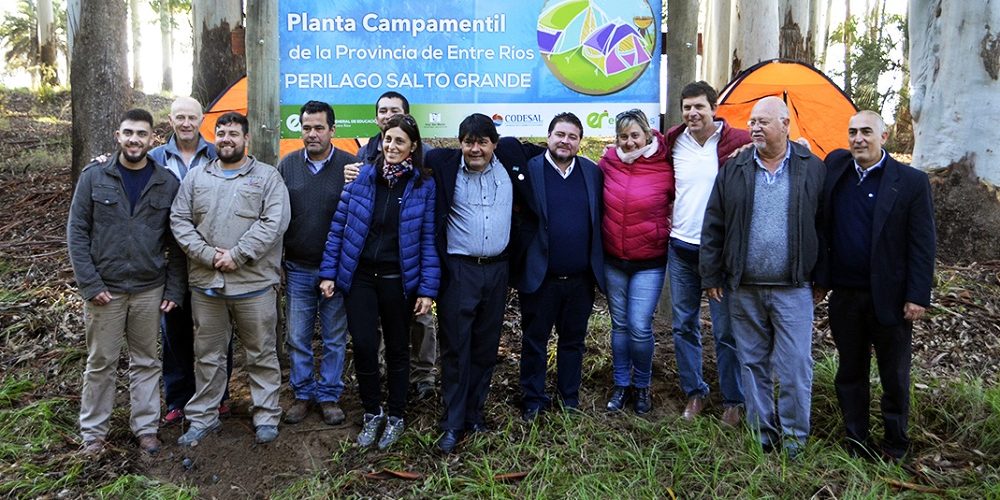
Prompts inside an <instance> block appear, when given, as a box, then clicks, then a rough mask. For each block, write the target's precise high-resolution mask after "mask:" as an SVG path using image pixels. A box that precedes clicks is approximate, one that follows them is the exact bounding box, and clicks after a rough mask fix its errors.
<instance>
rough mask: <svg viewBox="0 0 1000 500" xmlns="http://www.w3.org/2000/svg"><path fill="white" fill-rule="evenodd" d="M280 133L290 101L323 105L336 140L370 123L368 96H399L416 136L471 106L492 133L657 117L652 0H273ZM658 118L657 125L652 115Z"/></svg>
mask: <svg viewBox="0 0 1000 500" xmlns="http://www.w3.org/2000/svg"><path fill="white" fill-rule="evenodd" d="M278 5H279V6H278V10H279V29H278V32H279V39H280V49H279V50H280V58H281V61H280V75H279V79H280V81H279V85H280V88H281V92H280V95H281V114H282V123H283V125H282V134H281V135H282V137H283V138H292V137H298V135H299V125H298V116H297V114H298V109H299V107H300V106H301V105H302V104H304V103H305V102H306V101H309V100H313V99H315V100H321V101H326V102H328V103H330V104H331V105H332V106H333V108H334V110H335V112H336V114H337V136H338V137H369V136H372V135H374V134H375V133H376V132H377V128H376V126H375V101H376V100H377V99H378V96H379V95H381V94H382V93H383V92H386V91H390V90H392V91H396V92H399V93H401V94H403V95H405V96H406V97H407V99H408V100H409V102H410V104H411V109H410V114H412V115H413V116H414V118H416V119H417V122H418V124H419V126H420V130H421V134H422V135H423V136H425V137H455V136H456V135H457V133H458V124H459V123H460V122H461V121H462V119H463V118H465V117H466V116H468V115H469V114H471V113H475V112H478V113H483V114H486V115H487V116H491V117H492V118H493V121H494V123H496V124H497V128H498V130H499V131H500V134H501V135H510V136H520V137H524V136H544V135H546V132H547V127H548V122H549V120H550V119H551V118H552V117H553V116H554V115H555V114H557V113H560V112H563V111H570V112H573V113H575V114H576V115H577V116H579V117H580V119H581V120H583V122H584V127H585V130H584V134H585V135H614V116H615V115H616V114H617V113H619V112H621V111H625V110H627V109H632V108H639V109H642V110H643V111H645V112H646V114H647V115H648V116H650V117H658V116H659V83H658V82H659V74H660V69H659V62H660V58H659V54H660V47H659V46H658V41H659V39H660V36H659V26H660V0H518V1H510V2H500V1H495V0H492V1H480V0H393V1H383V0H358V1H349V2H348V1H330V0H281V1H280V2H279V4H278ZM654 125H658V124H654Z"/></svg>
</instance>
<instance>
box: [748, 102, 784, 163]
mask: <svg viewBox="0 0 1000 500" xmlns="http://www.w3.org/2000/svg"><path fill="white" fill-rule="evenodd" d="M747 125H748V126H749V128H750V140H751V141H753V145H754V147H755V148H757V151H758V153H769V154H770V155H778V154H784V152H785V148H786V147H787V146H786V145H785V143H786V142H787V141H788V106H786V105H785V102H784V101H782V100H781V99H780V98H778V97H775V96H768V97H765V98H763V99H761V100H760V101H758V102H757V104H755V105H754V107H753V110H752V111H751V112H750V121H749V122H747Z"/></svg>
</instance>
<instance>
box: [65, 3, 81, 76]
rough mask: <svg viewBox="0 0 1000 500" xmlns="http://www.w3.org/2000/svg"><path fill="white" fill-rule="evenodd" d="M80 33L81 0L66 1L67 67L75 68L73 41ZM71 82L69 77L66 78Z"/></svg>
mask: <svg viewBox="0 0 1000 500" xmlns="http://www.w3.org/2000/svg"><path fill="white" fill-rule="evenodd" d="M79 31H80V0H66V67H67V68H70V72H72V68H73V39H74V38H75V37H76V34H77V32H79ZM66 79H67V80H69V76H67V77H66Z"/></svg>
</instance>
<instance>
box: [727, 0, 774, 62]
mask: <svg viewBox="0 0 1000 500" xmlns="http://www.w3.org/2000/svg"><path fill="white" fill-rule="evenodd" d="M731 26H732V29H730V35H729V36H730V37H732V50H733V57H732V71H733V73H732V76H736V75H738V74H739V73H740V72H741V71H743V70H745V69H747V68H749V67H751V66H753V65H754V64H757V63H759V62H761V61H767V60H770V59H774V58H776V57H778V26H779V24H778V2H775V1H772V0H736V8H735V11H734V12H733V17H732V22H731Z"/></svg>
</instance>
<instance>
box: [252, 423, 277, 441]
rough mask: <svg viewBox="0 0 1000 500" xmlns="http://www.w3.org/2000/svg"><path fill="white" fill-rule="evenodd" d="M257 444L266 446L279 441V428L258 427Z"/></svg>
mask: <svg viewBox="0 0 1000 500" xmlns="http://www.w3.org/2000/svg"><path fill="white" fill-rule="evenodd" d="M256 438H257V444H265V443H270V442H271V441H274V440H275V439H278V426H277V425H260V426H257V435H256Z"/></svg>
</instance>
